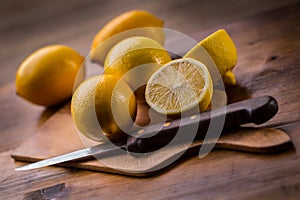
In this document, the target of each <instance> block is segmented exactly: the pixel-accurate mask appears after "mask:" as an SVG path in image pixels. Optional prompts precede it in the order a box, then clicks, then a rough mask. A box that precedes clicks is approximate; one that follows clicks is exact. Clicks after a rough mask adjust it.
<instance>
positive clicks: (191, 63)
mask: <svg viewBox="0 0 300 200" xmlns="http://www.w3.org/2000/svg"><path fill="white" fill-rule="evenodd" d="M212 94H213V83H212V79H211V76H210V73H209V71H208V69H207V67H206V66H205V65H204V64H203V63H202V62H200V61H197V60H195V59H193V58H183V59H177V60H173V61H171V62H169V63H167V64H165V65H163V66H162V67H161V68H160V69H159V70H158V71H156V72H155V73H154V74H153V75H152V76H151V78H150V79H149V81H148V84H147V86H146V91H145V99H146V102H147V103H148V105H149V106H150V107H151V108H152V109H154V110H155V111H156V112H158V113H161V114H166V115H176V114H181V113H183V112H185V111H188V110H190V109H192V108H197V109H199V110H200V112H201V111H205V110H206V109H207V108H208V106H209V104H210V101H211V98H212ZM197 106H199V107H197Z"/></svg>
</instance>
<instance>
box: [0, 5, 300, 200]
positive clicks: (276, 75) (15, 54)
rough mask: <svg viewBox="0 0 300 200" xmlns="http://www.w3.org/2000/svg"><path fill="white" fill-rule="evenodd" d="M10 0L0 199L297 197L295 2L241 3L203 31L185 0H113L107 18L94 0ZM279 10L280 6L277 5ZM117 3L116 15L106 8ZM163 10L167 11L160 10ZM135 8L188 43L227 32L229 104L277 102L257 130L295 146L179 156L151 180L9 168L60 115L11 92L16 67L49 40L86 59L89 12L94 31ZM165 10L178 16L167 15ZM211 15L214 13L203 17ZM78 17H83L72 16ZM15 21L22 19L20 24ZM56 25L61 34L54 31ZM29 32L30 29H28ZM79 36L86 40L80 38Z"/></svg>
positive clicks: (298, 45)
mask: <svg viewBox="0 0 300 200" xmlns="http://www.w3.org/2000/svg"><path fill="white" fill-rule="evenodd" d="M11 2H15V1H3V5H4V6H3V7H1V8H0V10H1V12H0V13H1V14H0V15H2V16H4V17H8V18H9V19H8V18H6V20H5V19H4V18H1V19H0V20H1V32H0V34H1V40H2V42H1V52H0V53H1V54H0V57H1V59H2V61H3V63H2V65H1V69H3V70H2V72H1V75H0V78H1V79H0V80H1V85H0V108H1V112H0V166H1V167H0V199H34V198H35V199H54V198H55V199H132V198H135V199H254V198H255V199H297V198H299V197H300V153H299V152H300V112H299V111H300V90H299V86H300V53H299V52H300V39H299V35H300V20H299V19H300V5H299V3H295V2H296V1H294V2H293V1H286V4H283V3H279V1H278V2H277V1H275V3H274V4H273V7H272V8H273V10H271V11H270V10H269V11H268V6H267V4H266V3H265V4H264V3H261V6H260V7H251V6H250V5H252V4H249V5H248V4H247V3H245V4H242V3H240V4H238V5H237V6H236V9H234V8H233V9H232V10H231V11H238V10H239V9H241V8H242V7H243V6H244V9H243V10H247V12H245V13H243V12H240V13H238V12H237V13H236V15H235V16H238V18H235V19H233V18H232V17H228V16H230V15H224V16H227V17H223V18H220V21H218V22H217V19H216V16H219V17H220V16H223V15H222V13H221V14H220V13H218V14H215V15H212V17H215V21H214V20H211V21H210V22H211V23H209V24H204V25H203V26H201V24H195V23H201V22H205V21H204V20H202V21H201V19H199V20H198V19H197V20H195V17H196V18H197V17H204V16H205V15H204V14H203V15H201V14H199V13H198V12H197V9H196V8H197V7H201V5H200V3H199V4H197V2H196V1H190V4H189V6H187V5H185V4H183V3H180V1H174V2H173V3H172V2H171V1H166V2H165V3H162V4H158V3H157V2H156V3H153V4H152V1H149V2H148V1H145V3H140V4H138V2H135V3H137V4H134V5H135V6H134V5H132V4H126V3H128V2H126V1H124V3H119V2H118V3H119V5H118V3H116V2H114V1H112V3H110V4H103V7H101V9H102V10H106V11H107V10H110V11H113V12H111V13H109V14H108V15H101V14H98V15H96V14H95V12H96V11H95V10H96V9H97V8H99V4H97V3H96V1H92V0H89V1H88V0H87V1H85V3H80V2H82V1H74V3H73V4H72V5H69V4H67V3H65V4H64V5H62V6H65V7H64V8H65V10H67V11H68V13H71V14H70V16H69V15H66V13H64V12H62V10H60V9H57V10H55V6H56V5H58V3H59V1H51V2H53V3H48V4H47V3H40V2H38V1H35V0H30V1H28V4H27V3H26V4H25V3H24V4H22V3H20V4H21V5H18V6H19V7H18V6H16V5H17V4H16V3H15V4H14V3H11ZM182 2H183V1H182ZM229 2H231V3H233V1H229ZM234 2H235V1H234ZM248 2H251V1H248ZM252 2H255V1H252ZM257 2H261V1H257ZM257 2H256V3H257ZM270 2H271V1H269V3H270ZM168 3H169V4H168ZM293 3H294V4H293ZM167 4H168V5H167ZM204 4H205V1H204V3H203V6H206V7H207V8H209V6H208V4H207V5H206V4H205V5H204ZM287 4H290V5H287ZM136 5H138V6H136ZM196 5H197V6H196ZM283 5H287V6H284V7H281V6H283ZM116 7H118V8H119V7H120V9H119V10H117V9H113V8H116ZM167 7H169V9H166V8H167ZM178 7H181V8H182V10H180V11H178V10H179V9H176V8H178ZM225 7H226V6H225ZM228 7H229V6H227V8H228ZM279 7H280V8H279ZM20 8H22V9H20ZM34 8H44V9H43V12H42V11H36V12H37V13H35V14H36V15H37V16H41V17H40V18H35V17H36V15H34V14H33V13H32V12H31V11H32V9H34ZM46 8H47V9H46ZM133 8H143V9H148V10H149V11H151V12H153V13H155V14H156V15H158V16H159V15H161V16H162V18H164V19H165V21H166V24H167V25H169V26H167V27H169V28H173V29H177V30H178V29H179V31H182V32H183V33H186V34H189V35H190V36H192V37H193V38H194V39H196V40H200V39H202V38H203V37H204V36H206V35H207V34H209V33H211V32H213V31H215V30H216V29H217V28H225V29H226V30H227V31H228V32H229V33H230V35H231V36H232V38H233V40H234V42H235V43H236V46H237V49H238V53H239V60H238V64H237V66H236V68H235V69H234V72H235V74H236V76H237V81H238V86H236V87H233V88H229V89H228V94H229V97H230V101H232V102H233V101H238V100H241V99H246V98H250V97H256V96H262V95H272V96H274V97H275V98H276V99H277V100H278V103H279V112H278V114H277V115H276V116H275V117H274V119H272V120H271V121H270V122H268V123H267V124H264V126H268V127H277V128H280V129H282V130H284V131H286V132H287V133H288V135H289V136H290V137H291V139H292V142H293V145H294V149H291V150H289V151H286V152H283V153H280V154H272V155H257V154H250V153H241V152H233V151H225V150H218V151H213V152H211V153H210V154H209V155H208V156H206V157H205V158H203V159H199V158H198V157H193V158H189V159H186V160H184V162H181V163H180V164H178V165H177V166H175V167H173V168H171V169H170V170H167V171H165V172H164V173H162V174H159V175H156V176H153V177H149V178H134V177H127V176H121V175H114V174H107V173H100V172H92V171H86V170H75V169H66V168H62V167H46V168H42V169H38V170H34V171H24V172H15V171H14V168H15V166H18V165H21V164H24V163H19V162H15V161H14V160H13V159H12V158H11V157H10V155H11V153H12V152H13V151H14V149H16V148H17V147H18V146H19V145H20V144H22V143H23V142H24V141H25V140H26V139H27V138H28V137H30V136H31V135H33V134H34V133H35V131H36V130H38V129H39V128H40V127H41V126H43V124H44V122H45V121H46V120H47V119H49V117H51V116H52V115H53V113H55V112H56V111H57V110H58V109H59V108H52V109H45V108H43V107H40V106H35V105H32V104H29V103H27V102H25V101H23V100H22V99H20V98H18V97H17V96H16V95H15V93H14V91H15V88H14V84H13V81H14V77H13V76H14V74H15V71H16V69H17V67H18V65H19V63H20V62H21V61H22V60H23V59H24V58H25V57H26V56H27V55H28V54H29V53H30V52H32V51H33V50H35V49H37V48H38V47H41V46H43V45H46V44H52V43H64V44H68V45H70V46H72V47H73V48H76V49H77V50H78V51H80V52H81V53H82V54H86V53H87V52H88V49H89V46H90V42H91V38H92V37H93V34H95V32H96V31H97V30H98V29H99V27H97V28H94V29H93V30H90V29H88V28H91V26H94V25H95V24H96V21H97V19H95V17H96V16H101V17H102V19H101V20H99V21H100V25H99V26H101V25H103V24H104V23H105V22H106V21H107V20H109V19H110V18H111V17H112V16H114V15H117V14H119V13H120V12H122V11H124V10H128V9H133ZM246 8H247V9H246ZM255 8H257V9H255ZM16 10H17V11H18V12H17V14H16V15H11V14H10V13H14V12H15V11H16ZM171 10H172V11H174V10H176V11H178V12H179V13H177V14H173V13H172V12H171ZM211 10H212V8H210V10H208V11H207V13H210V11H211ZM217 11H219V12H221V11H222V9H221V8H219V10H217ZM227 11H228V9H227ZM51 12H54V14H55V19H56V20H54V21H52V19H51V17H50V16H51ZM76 12H78V13H79V14H78V15H80V16H81V17H82V16H85V17H83V18H79V17H76V16H77V15H76V14H75V13H76ZM15 13H16V12H15ZM106 13H108V12H106ZM180 16H182V18H181V17H180ZM20 18H24V23H22V21H20ZM57 19H60V20H57ZM88 19H90V20H88ZM191 19H194V21H191ZM43 22H44V23H43ZM67 22H70V23H67ZM65 23H67V24H65ZM101 23H102V24H101ZM168 23H169V24H168ZM78 24H79V25H81V26H80V28H78V27H76V26H77V25H78ZM57 27H58V28H59V30H57V32H56V31H55V28H57ZM28 28H31V29H32V30H31V31H26V29H28ZM38 28H40V29H38ZM85 34H87V35H88V36H86V37H83V35H85ZM54 36H56V37H54ZM70 38H71V39H70ZM83 44H84V45H83ZM17 50H18V51H17Z"/></svg>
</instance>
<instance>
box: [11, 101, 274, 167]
mask: <svg viewBox="0 0 300 200" xmlns="http://www.w3.org/2000/svg"><path fill="white" fill-rule="evenodd" d="M225 109H226V112H215V113H218V114H215V115H212V111H207V112H203V113H198V114H196V115H192V116H190V117H184V118H181V119H175V120H172V121H169V122H167V123H158V124H153V125H149V126H146V127H143V128H140V129H138V130H135V131H133V132H131V133H130V134H129V135H128V137H127V141H124V142H122V143H121V144H119V145H112V144H111V143H104V144H99V145H95V146H91V147H88V148H84V149H81V150H77V151H74V152H71V153H67V154H64V155H61V156H57V157H53V158H49V159H45V160H42V161H38V162H35V163H32V164H29V165H25V166H21V167H18V168H16V169H15V171H23V170H30V169H37V168H41V167H45V166H50V165H55V164H59V163H63V162H67V161H73V160H78V159H84V158H88V157H91V156H96V155H97V157H98V156H99V155H104V156H105V155H106V156H112V155H114V153H117V152H118V150H120V149H123V150H126V151H127V152H129V153H147V152H152V151H155V150H158V149H160V148H162V147H164V146H165V145H167V144H169V143H170V141H171V140H172V139H173V138H174V137H175V136H176V134H178V129H179V128H184V130H186V131H185V132H184V134H182V137H181V138H182V140H180V141H181V142H185V140H184V138H189V137H188V134H191V132H190V131H189V128H191V127H195V126H196V127H197V133H196V135H195V137H194V140H198V139H201V138H203V137H204V136H205V134H206V132H207V130H208V128H209V124H210V121H211V120H213V119H216V118H221V117H224V118H225V122H224V127H223V128H224V129H229V128H233V127H237V126H239V125H243V124H247V123H254V124H262V123H264V122H266V121H268V120H269V119H271V118H272V117H273V116H274V115H275V114H276V113H277V111H278V104H277V101H276V100H275V99H274V98H273V97H271V96H262V97H257V98H251V99H248V100H244V101H240V102H237V103H233V104H229V105H227V106H225ZM218 110H224V108H217V109H215V110H214V111H218ZM179 125H180V126H179ZM176 137H177V136H176Z"/></svg>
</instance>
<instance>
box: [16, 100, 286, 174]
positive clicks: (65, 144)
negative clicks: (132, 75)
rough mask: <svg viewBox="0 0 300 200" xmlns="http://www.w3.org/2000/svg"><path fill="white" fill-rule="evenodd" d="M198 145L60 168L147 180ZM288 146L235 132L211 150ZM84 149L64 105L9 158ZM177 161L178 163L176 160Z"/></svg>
mask: <svg viewBox="0 0 300 200" xmlns="http://www.w3.org/2000/svg"><path fill="white" fill-rule="evenodd" d="M148 122H149V116H148V107H147V105H146V104H145V102H143V101H142V102H139V104H138V117H137V123H138V124H147V123H148ZM201 143H202V141H198V142H195V143H193V144H192V146H190V147H189V149H188V150H187V151H185V153H184V154H182V151H183V150H185V149H186V147H183V146H182V145H178V146H173V147H171V148H168V149H166V148H164V150H163V151H158V152H155V153H153V154H151V155H150V156H143V157H138V158H136V157H132V156H129V155H127V154H126V155H119V156H114V157H111V158H104V159H101V161H99V160H96V159H90V160H82V161H72V162H66V163H62V164H61V166H66V167H74V168H81V169H88V170H94V171H101V172H110V173H117V174H123V175H131V176H149V175H153V174H155V173H158V172H160V171H162V170H163V169H165V168H167V167H168V166H169V165H170V164H172V163H173V161H175V160H178V158H179V157H183V156H187V155H197V153H198V152H199V148H200V145H201ZM290 146H291V141H290V138H289V136H288V135H287V134H286V133H284V132H282V131H281V130H278V129H270V128H238V129H236V130H232V131H230V132H228V133H226V134H222V136H221V137H220V138H219V140H218V142H217V144H216V145H215V148H223V149H232V150H239V151H246V152H254V153H274V152H278V151H281V150H284V149H286V148H288V147H290ZM82 148H85V146H84V145H83V143H82V141H81V140H80V137H79V135H78V133H77V131H76V127H75V124H74V123H73V121H72V117H71V114H70V104H66V105H65V106H64V107H62V108H61V109H60V110H59V111H58V112H57V113H55V114H54V115H53V116H52V117H51V118H50V119H49V120H48V121H47V122H45V123H44V124H43V126H41V128H40V129H39V130H38V131H37V132H36V133H35V134H34V135H33V136H32V137H30V138H29V139H28V140H27V141H25V142H24V143H23V144H22V145H21V146H19V147H18V148H17V149H16V150H15V151H14V152H13V154H12V157H13V158H14V159H15V160H17V161H26V162H35V161H39V160H43V159H47V158H51V157H54V156H58V155H62V154H65V153H68V152H71V151H75V150H78V149H82ZM179 160H180V159H179Z"/></svg>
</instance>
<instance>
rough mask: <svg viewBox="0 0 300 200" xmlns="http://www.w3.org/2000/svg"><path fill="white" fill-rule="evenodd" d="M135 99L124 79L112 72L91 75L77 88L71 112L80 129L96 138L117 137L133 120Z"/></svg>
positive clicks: (93, 138) (129, 126) (122, 135)
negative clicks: (113, 74) (111, 73)
mask: <svg viewBox="0 0 300 200" xmlns="http://www.w3.org/2000/svg"><path fill="white" fill-rule="evenodd" d="M136 109H137V105H136V99H135V96H134V93H133V91H132V90H131V89H130V87H129V86H128V85H127V84H126V83H125V82H124V81H122V80H119V79H117V78H116V77H114V76H111V75H100V76H95V77H92V78H90V79H88V80H86V81H84V82H83V83H82V84H80V85H79V87H78V88H77V89H76V91H75V93H74V95H73V97H72V102H71V112H72V117H73V120H74V122H75V124H76V127H77V129H78V130H79V131H80V132H81V133H82V134H83V135H85V136H86V137H88V138H90V139H92V140H95V141H105V139H107V138H108V139H110V140H118V139H120V138H122V137H125V136H126V134H124V133H125V132H126V131H128V130H129V129H130V128H131V126H132V125H133V123H134V120H135V117H136Z"/></svg>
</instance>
